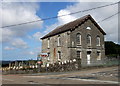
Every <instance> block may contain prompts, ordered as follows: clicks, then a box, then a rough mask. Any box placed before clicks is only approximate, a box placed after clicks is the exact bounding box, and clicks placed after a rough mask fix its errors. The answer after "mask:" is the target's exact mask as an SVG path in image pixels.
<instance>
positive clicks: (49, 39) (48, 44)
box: [48, 38, 50, 48]
mask: <svg viewBox="0 0 120 86" xmlns="http://www.w3.org/2000/svg"><path fill="white" fill-rule="evenodd" d="M48 48H50V38H48Z"/></svg>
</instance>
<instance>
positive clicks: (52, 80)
mask: <svg viewBox="0 0 120 86" xmlns="http://www.w3.org/2000/svg"><path fill="white" fill-rule="evenodd" d="M118 78H120V76H119V75H118V67H117V66H115V67H107V68H97V69H89V70H79V71H74V72H65V73H43V74H40V73H37V74H15V75H14V74H12V75H2V84H42V85H45V84H118V81H119V80H118Z"/></svg>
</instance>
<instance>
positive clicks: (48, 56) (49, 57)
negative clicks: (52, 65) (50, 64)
mask: <svg viewBox="0 0 120 86" xmlns="http://www.w3.org/2000/svg"><path fill="white" fill-rule="evenodd" d="M48 60H50V52H48Z"/></svg>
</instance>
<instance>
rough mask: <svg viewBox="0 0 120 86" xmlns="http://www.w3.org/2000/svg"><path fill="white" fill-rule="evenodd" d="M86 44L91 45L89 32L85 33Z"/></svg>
mask: <svg viewBox="0 0 120 86" xmlns="http://www.w3.org/2000/svg"><path fill="white" fill-rule="evenodd" d="M87 45H88V46H91V36H90V35H89V34H88V35H87Z"/></svg>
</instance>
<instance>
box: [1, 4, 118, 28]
mask: <svg viewBox="0 0 120 86" xmlns="http://www.w3.org/2000/svg"><path fill="white" fill-rule="evenodd" d="M118 3H119V2H116V3H112V4H107V5H103V6H98V7H94V8H90V9H86V10H82V11H77V12H73V13H69V14H65V15H60V16H54V17H49V18H43V19H39V20H35V21H29V22H24V23H20V24H13V25H7V26H3V27H0V28H6V27H13V26H18V25H24V24H29V23H34V22H39V21H45V20H50V19H55V18H58V17H63V16H67V15H73V14H77V13H81V12H87V11H91V10H95V9H99V8H103V7H107V6H111V5H115V4H118Z"/></svg>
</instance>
